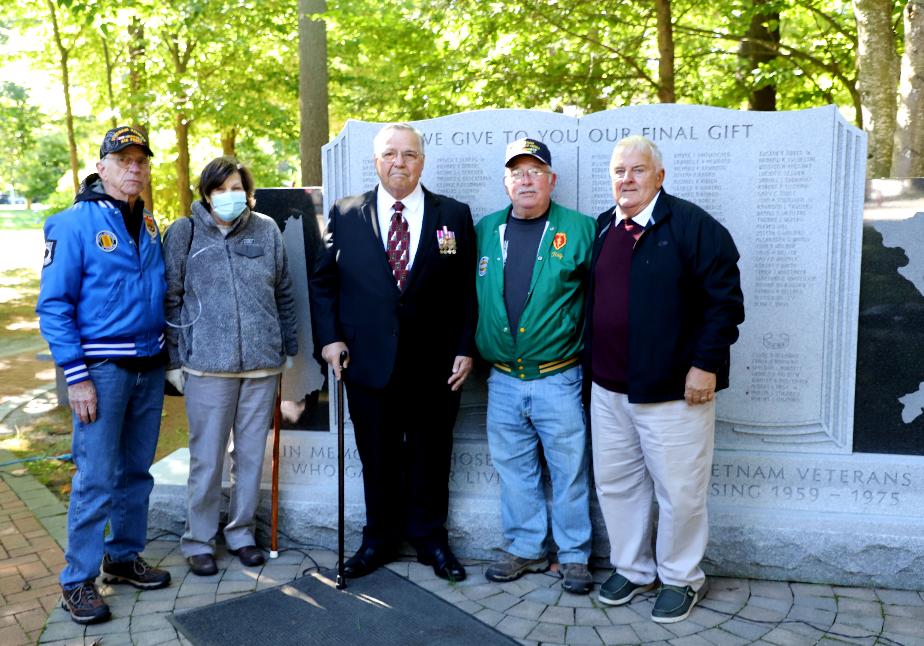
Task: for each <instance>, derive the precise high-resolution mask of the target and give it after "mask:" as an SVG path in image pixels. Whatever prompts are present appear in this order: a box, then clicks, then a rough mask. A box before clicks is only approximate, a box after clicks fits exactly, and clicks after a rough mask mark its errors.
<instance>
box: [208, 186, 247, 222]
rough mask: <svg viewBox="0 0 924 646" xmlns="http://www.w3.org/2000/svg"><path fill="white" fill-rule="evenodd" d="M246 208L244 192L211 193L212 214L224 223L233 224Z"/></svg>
mask: <svg viewBox="0 0 924 646" xmlns="http://www.w3.org/2000/svg"><path fill="white" fill-rule="evenodd" d="M246 206H247V194H246V193H244V191H225V192H224V193H212V212H213V213H215V215H217V216H218V217H219V218H221V219H222V220H223V221H225V222H234V221H235V220H236V219H237V218H238V216H239V215H240V214H241V213H243V212H244V207H246Z"/></svg>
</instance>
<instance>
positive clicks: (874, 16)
mask: <svg viewBox="0 0 924 646" xmlns="http://www.w3.org/2000/svg"><path fill="white" fill-rule="evenodd" d="M853 9H854V15H855V16H856V19H857V89H858V90H859V91H860V101H861V103H862V107H863V128H864V129H865V130H866V132H868V133H869V149H868V150H867V153H866V157H867V163H866V176H867V177H888V175H889V170H890V167H891V165H892V145H893V137H894V135H895V112H896V100H895V96H896V88H897V87H898V53H897V52H896V50H895V46H894V42H895V34H894V33H893V31H892V1H891V0H854V3H853Z"/></svg>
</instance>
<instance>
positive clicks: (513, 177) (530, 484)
mask: <svg viewBox="0 0 924 646" xmlns="http://www.w3.org/2000/svg"><path fill="white" fill-rule="evenodd" d="M506 160H507V161H506V164H505V166H506V170H505V172H504V186H505V187H506V189H507V195H508V196H509V197H510V202H511V204H510V206H508V207H507V208H505V209H503V210H501V211H498V212H497V213H492V214H491V215H488V216H486V217H485V218H484V219H482V220H481V221H480V222H479V223H478V225H477V227H476V232H477V235H478V257H479V260H478V277H477V280H476V285H477V288H478V305H479V320H478V330H477V333H476V342H477V344H478V350H479V351H480V352H481V355H482V356H483V357H484V358H485V359H487V360H488V361H490V362H491V363H492V364H493V368H492V370H491V376H490V377H489V378H488V445H489V447H490V449H491V457H492V460H493V462H494V466H495V468H496V469H497V472H498V474H499V475H500V481H501V518H502V523H503V528H504V536H505V537H506V538H507V540H509V541H510V545H509V547H508V548H507V549H508V552H509V554H508V555H507V556H506V557H505V558H503V559H501V560H500V561H498V562H496V563H494V564H493V565H491V566H490V567H489V568H488V569H487V570H486V571H485V577H487V579H488V580H489V581H498V582H503V581H513V580H514V579H517V578H519V577H521V576H522V575H523V574H525V573H527V572H542V571H545V570H546V569H548V567H549V554H548V551H547V547H548V533H549V520H548V513H547V511H546V501H545V490H544V487H543V483H542V477H541V476H542V463H541V461H540V445H541V453H542V454H544V455H545V462H546V464H547V465H548V470H549V474H550V476H551V479H552V537H553V538H554V540H555V544H556V545H557V547H558V561H559V563H560V567H559V574H560V575H561V576H562V578H563V581H562V588H564V589H565V590H566V591H568V592H572V593H574V594H587V593H588V592H590V590H591V588H592V587H593V580H592V578H591V576H590V572H589V571H588V570H587V560H588V558H589V557H590V540H591V525H590V510H589V478H588V455H587V434H586V428H585V425H584V411H583V408H582V406H581V377H582V372H581V371H582V368H581V362H580V356H579V355H580V352H581V336H582V332H583V328H584V323H583V319H584V291H585V288H584V285H585V279H586V277H587V273H588V270H589V267H590V258H591V251H592V248H593V242H594V231H595V227H594V221H593V220H592V219H591V218H589V217H587V216H585V215H582V214H580V213H577V212H576V211H572V210H570V209H566V208H564V207H563V206H561V205H559V204H556V203H555V202H553V201H552V199H551V195H552V190H553V189H554V188H555V182H556V180H557V176H556V175H555V173H554V172H553V171H552V168H551V165H552V155H551V153H550V152H549V149H548V147H547V146H546V145H545V144H544V143H542V142H539V141H536V140H533V139H520V140H517V141H515V142H513V143H511V144H510V145H509V146H507V152H506Z"/></svg>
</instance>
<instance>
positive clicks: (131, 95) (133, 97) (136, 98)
mask: <svg viewBox="0 0 924 646" xmlns="http://www.w3.org/2000/svg"><path fill="white" fill-rule="evenodd" d="M128 36H129V44H128V88H129V92H128V117H129V119H128V120H129V121H130V122H131V124H132V126H134V127H135V128H137V129H138V130H140V131H141V132H143V133H144V135H145V136H146V137H148V136H150V133H149V132H148V128H147V124H148V114H147V109H146V108H147V104H146V101H145V96H144V89H145V73H144V61H145V47H146V45H145V40H144V23H142V22H141V19H140V18H138V16H134V17H133V18H132V21H131V22H130V23H129V24H128ZM141 199H142V200H144V205H145V206H146V207H147V208H148V209H150V210H151V211H153V210H154V189H153V188H152V187H151V182H150V181H149V182H148V183H147V185H146V186H145V187H144V190H143V191H142V192H141Z"/></svg>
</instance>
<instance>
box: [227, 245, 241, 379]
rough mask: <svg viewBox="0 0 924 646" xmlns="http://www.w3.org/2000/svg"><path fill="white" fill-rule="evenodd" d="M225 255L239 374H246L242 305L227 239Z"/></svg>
mask: <svg viewBox="0 0 924 646" xmlns="http://www.w3.org/2000/svg"><path fill="white" fill-rule="evenodd" d="M229 235H230V234H229ZM225 255H227V256H228V275H229V276H230V277H231V290H232V291H233V292H234V305H235V309H236V310H237V359H238V372H244V331H243V330H242V329H241V304H240V301H239V300H238V297H237V285H236V284H235V281H234V263H232V262H231V247H229V246H228V239H227V238H225Z"/></svg>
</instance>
